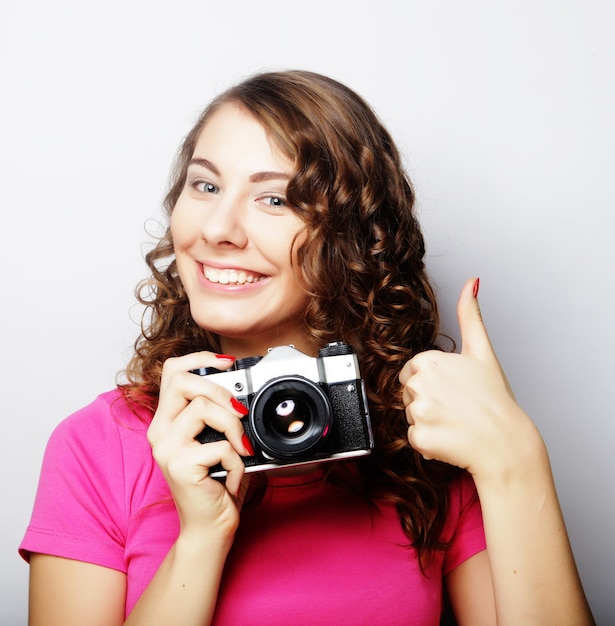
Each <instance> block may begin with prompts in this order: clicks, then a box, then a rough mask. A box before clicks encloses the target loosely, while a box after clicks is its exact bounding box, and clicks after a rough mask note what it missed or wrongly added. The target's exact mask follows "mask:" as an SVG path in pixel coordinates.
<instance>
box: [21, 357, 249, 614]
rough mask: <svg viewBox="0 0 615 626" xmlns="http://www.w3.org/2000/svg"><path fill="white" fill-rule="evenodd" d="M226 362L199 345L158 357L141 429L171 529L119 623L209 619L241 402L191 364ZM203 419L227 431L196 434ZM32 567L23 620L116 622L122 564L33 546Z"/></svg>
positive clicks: (233, 518)
mask: <svg viewBox="0 0 615 626" xmlns="http://www.w3.org/2000/svg"><path fill="white" fill-rule="evenodd" d="M231 363H232V360H228V359H223V360H220V359H219V358H216V356H215V355H213V354H212V353H207V352H202V353H197V354H192V355H187V356H184V357H179V358H175V359H169V360H168V361H167V363H165V366H164V368H163V374H162V380H161V392H160V398H159V403H158V409H157V411H156V414H155V415H154V418H153V420H152V423H151V425H150V427H149V429H148V433H147V436H148V440H149V442H150V444H151V446H152V454H153V456H154V458H155V460H156V462H157V463H158V465H159V467H160V469H161V471H162V473H163V474H164V476H165V479H166V482H167V484H168V486H169V488H170V491H171V493H172V496H173V500H174V503H175V508H176V510H177V514H178V518H179V534H178V537H177V539H176V541H175V543H174V544H173V545H172V547H171V549H170V550H169V552H168V554H167V555H166V557H165V558H164V560H163V561H162V563H161V565H160V567H159V568H158V570H157V572H156V573H155V575H154V577H153V578H152V580H151V581H150V583H149V584H148V586H147V588H146V589H145V591H144V592H143V594H142V595H141V597H140V598H139V600H138V601H137V603H136V604H135V606H134V608H133V609H132V611H131V613H130V615H129V616H128V618H127V621H126V622H125V623H126V624H146V625H147V626H156V625H158V624H160V625H164V626H173V625H174V624H177V625H178V626H180V625H181V626H191V625H195V626H196V625H198V626H203V625H204V624H208V623H210V621H211V618H212V615H213V613H214V611H215V607H216V603H217V595H218V588H219V584H220V579H221V576H222V571H223V569H224V564H225V561H226V557H227V555H228V552H229V550H230V548H231V545H232V543H233V539H234V534H235V531H236V529H237V526H238V524H239V510H240V508H241V503H242V501H243V498H244V496H245V493H246V490H247V479H246V480H242V477H243V475H244V464H243V461H242V460H241V457H240V455H242V454H243V455H245V454H248V450H246V448H245V445H244V443H243V441H242V435H243V428H242V426H241V422H240V419H239V418H240V417H241V415H242V414H243V413H244V411H245V412H247V409H245V407H242V406H241V405H240V404H239V403H237V402H236V401H235V400H234V398H233V397H232V394H231V393H230V392H229V391H227V390H225V389H223V388H222V387H219V386H218V385H216V384H215V383H213V382H211V381H209V380H208V379H207V377H202V376H197V375H195V374H192V373H191V370H194V369H197V368H200V367H211V366H214V365H215V367H216V368H217V369H223V368H224V367H226V366H230V364H231ZM206 425H208V426H211V427H212V428H214V429H216V430H218V431H219V432H221V433H223V434H224V435H225V438H223V439H221V440H220V441H215V442H212V443H207V444H201V443H199V442H198V441H197V440H196V439H195V437H196V436H197V435H198V433H200V432H201V431H202V430H203V428H204V427H205V426H206ZM218 464H221V465H222V466H223V467H224V468H225V469H226V470H227V477H226V481H225V482H224V483H222V482H220V481H218V480H214V479H212V478H211V477H210V476H209V468H210V467H212V466H214V465H218ZM117 470H118V471H120V470H121V468H117ZM31 568H32V569H31V585H30V625H31V626H37V625H39V624H40V625H41V626H42V625H45V626H47V625H49V624H62V625H63V626H66V625H69V626H70V625H72V624H75V625H77V624H101V625H102V624H105V625H112V626H113V625H115V624H123V623H124V611H125V603H126V592H127V589H126V585H127V578H126V575H125V574H124V573H122V572H118V571H116V570H113V569H110V568H106V567H101V566H97V565H93V564H90V563H83V562H80V561H75V560H70V559H63V558H57V557H53V556H46V555H42V554H34V555H32V558H31Z"/></svg>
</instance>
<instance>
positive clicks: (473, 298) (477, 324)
mask: <svg viewBox="0 0 615 626" xmlns="http://www.w3.org/2000/svg"><path fill="white" fill-rule="evenodd" d="M479 284H480V283H479V279H478V278H471V279H470V280H468V281H467V282H466V284H465V285H464V287H463V290H462V291H461V296H460V297H459V303H458V305H457V318H458V320H459V329H460V331H461V354H463V355H467V356H472V357H475V358H478V359H480V360H482V361H484V362H491V363H493V365H495V366H496V367H497V368H498V369H499V371H500V374H501V376H502V378H503V379H504V383H505V385H506V389H507V390H508V392H509V393H510V395H511V396H512V397H513V398H514V392H513V390H512V388H511V386H510V383H509V382H508V379H507V378H506V374H505V373H504V370H503V369H502V366H501V365H500V361H499V359H498V357H497V355H496V353H495V351H494V349H493V345H492V344H491V340H490V339H489V334H488V333H487V328H486V327H485V324H484V322H483V318H482V315H481V312H480V306H479V304H478V287H479Z"/></svg>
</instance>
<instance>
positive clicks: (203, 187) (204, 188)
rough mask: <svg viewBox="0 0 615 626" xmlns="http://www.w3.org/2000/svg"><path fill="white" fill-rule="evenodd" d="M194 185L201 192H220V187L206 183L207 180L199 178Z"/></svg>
mask: <svg viewBox="0 0 615 626" xmlns="http://www.w3.org/2000/svg"><path fill="white" fill-rule="evenodd" d="M193 186H194V188H195V189H196V190H197V191H200V192H201V193H218V188H217V187H216V186H215V185H214V184H213V183H206V182H205V181H202V180H198V181H196V182H195V183H193Z"/></svg>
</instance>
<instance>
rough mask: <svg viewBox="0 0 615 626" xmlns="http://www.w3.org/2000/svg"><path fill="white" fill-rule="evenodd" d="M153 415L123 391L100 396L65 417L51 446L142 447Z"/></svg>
mask: <svg viewBox="0 0 615 626" xmlns="http://www.w3.org/2000/svg"><path fill="white" fill-rule="evenodd" d="M150 420H151V416H150V415H148V413H147V412H146V411H145V410H144V409H140V408H138V407H133V406H132V405H129V403H128V402H127V401H126V399H125V397H124V394H123V393H122V391H121V389H117V388H116V389H113V390H110V391H106V392H104V393H101V394H100V395H98V396H97V397H96V398H95V399H94V400H93V401H92V402H90V403H89V404H87V405H86V406H83V407H82V408H80V409H78V410H76V411H75V412H74V413H72V414H71V415H69V416H68V417H66V418H64V419H63V420H62V421H61V422H60V423H59V424H58V425H57V426H56V427H55V429H54V431H53V433H52V434H51V437H50V439H49V445H50V446H58V445H60V446H63V445H67V444H68V445H76V446H78V447H85V448H90V449H91V448H96V449H99V450H105V449H106V447H107V446H113V447H116V446H117V445H118V444H119V445H120V447H123V446H124V445H125V444H126V443H130V442H133V445H134V443H138V445H141V444H142V443H143V442H144V441H145V434H146V432H147V428H148V426H149V422H150Z"/></svg>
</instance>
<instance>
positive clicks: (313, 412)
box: [250, 376, 332, 459]
mask: <svg viewBox="0 0 615 626" xmlns="http://www.w3.org/2000/svg"><path fill="white" fill-rule="evenodd" d="M331 415H332V412H331V405H330V403H329V399H328V397H327V396H326V395H325V393H324V392H323V391H322V389H321V388H320V387H319V386H318V385H317V384H314V383H313V382H311V381H309V380H307V379H305V378H302V377H300V376H289V377H283V378H276V379H273V380H271V381H269V382H268V383H267V384H266V385H265V386H263V387H262V388H261V389H260V391H259V392H258V394H257V395H256V396H255V398H254V400H253V402H252V404H251V406H250V421H251V426H252V431H253V433H254V436H255V438H256V439H257V441H258V443H259V445H260V446H261V447H262V449H263V451H264V452H266V453H267V454H269V455H270V456H272V457H274V458H283V459H300V458H306V457H309V456H310V455H311V454H313V452H314V451H315V450H316V449H317V448H318V447H319V446H320V445H321V444H322V442H323V441H324V440H325V439H326V437H327V435H328V433H329V431H330V427H331Z"/></svg>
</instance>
